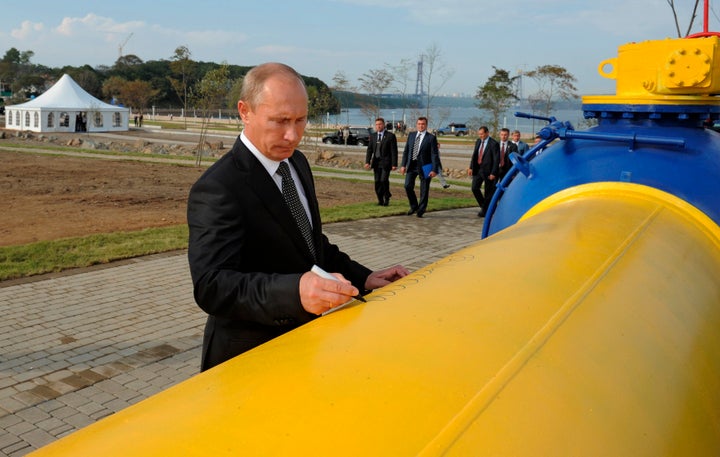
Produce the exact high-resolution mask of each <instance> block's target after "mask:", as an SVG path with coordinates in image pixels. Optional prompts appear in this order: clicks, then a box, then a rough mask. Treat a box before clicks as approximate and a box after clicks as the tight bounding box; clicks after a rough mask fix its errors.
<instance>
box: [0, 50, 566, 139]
mask: <svg viewBox="0 0 720 457" xmlns="http://www.w3.org/2000/svg"><path fill="white" fill-rule="evenodd" d="M33 55H34V53H33V52H32V51H22V52H21V51H19V50H17V49H16V48H11V49H9V50H8V51H7V52H6V53H5V55H4V56H3V58H2V60H0V84H2V86H3V91H4V92H8V91H9V92H11V93H12V94H13V95H12V97H11V100H9V101H6V104H15V103H22V102H24V101H25V100H27V99H28V98H29V97H30V96H32V95H39V94H40V93H42V91H43V90H45V88H46V87H48V86H49V85H50V84H52V83H53V82H54V81H56V80H57V79H59V78H60V77H61V76H62V75H63V74H65V73H67V74H68V75H70V77H72V78H73V79H74V80H75V81H76V82H77V83H78V84H79V85H80V86H81V87H82V88H83V89H85V90H86V91H87V92H89V93H90V94H91V95H93V96H95V97H96V98H98V99H101V100H106V101H108V102H109V103H116V104H121V105H123V106H127V107H130V108H132V109H133V111H134V112H139V113H143V112H145V111H147V110H148V108H149V107H151V106H156V107H158V108H175V107H177V106H180V107H182V108H183V110H184V112H185V113H190V112H191V111H192V112H193V113H194V114H195V115H199V117H201V118H210V117H212V113H213V112H216V110H218V109H230V110H234V109H235V104H236V103H237V100H238V99H239V95H240V90H241V88H242V78H243V76H244V75H245V73H247V71H248V70H250V68H252V67H249V66H239V65H229V64H227V63H222V64H218V63H213V62H200V61H195V60H193V59H192V54H191V52H190V50H189V49H188V47H187V46H179V47H177V48H176V49H175V51H174V53H173V55H172V56H170V57H169V58H168V59H161V60H150V61H147V62H144V61H143V60H142V59H140V58H139V57H138V56H136V55H132V54H130V55H125V56H121V57H120V58H118V59H117V61H116V62H115V64H114V65H113V66H112V67H107V66H98V67H94V68H93V67H91V66H89V65H83V66H81V67H73V66H65V67H62V68H49V67H46V66H43V65H40V64H35V63H33V62H32V61H31V59H32V57H33ZM418 60H419V62H422V65H421V66H420V69H421V70H422V77H421V78H420V79H419V80H417V79H415V78H417V73H416V72H415V69H416V65H418V62H415V61H412V60H410V59H403V60H402V61H400V62H399V63H397V64H388V63H385V64H383V66H382V67H381V68H371V69H369V70H367V72H365V73H364V74H363V75H362V76H361V77H360V78H359V80H358V82H359V84H358V85H357V86H354V85H351V84H350V82H349V81H348V79H347V76H345V74H344V73H343V72H342V71H338V72H337V73H336V74H335V76H334V77H333V83H334V85H333V86H332V88H330V87H328V86H327V85H326V84H325V83H324V82H323V81H321V80H320V79H318V78H315V77H307V76H303V78H304V80H305V84H306V86H307V90H308V98H309V117H310V118H311V119H321V118H323V117H324V116H325V115H326V113H330V114H338V113H340V112H341V108H348V107H356V106H359V107H360V108H361V110H362V111H363V112H365V114H366V115H367V117H368V119H371V120H372V119H374V118H375V117H379V115H380V112H381V109H388V108H392V109H395V108H398V109H402V110H403V118H404V110H405V109H411V110H413V114H416V113H417V114H419V115H420V114H423V113H422V111H423V110H425V115H426V116H428V117H429V112H430V108H431V107H432V106H433V103H434V100H435V99H436V97H437V96H438V95H439V94H440V92H441V90H442V88H443V87H444V85H445V84H446V83H447V81H448V80H449V79H450V78H451V77H452V76H453V74H454V70H453V69H452V68H451V67H449V66H448V65H446V64H445V63H444V62H443V61H442V50H441V49H440V47H439V46H438V45H437V44H432V45H430V46H429V47H428V48H427V49H425V50H424V51H422V52H421V54H420V57H419V59H418ZM493 69H494V71H495V73H494V74H493V75H491V76H490V77H489V78H488V80H487V81H486V82H485V83H484V84H483V85H481V86H479V87H478V89H477V92H476V94H475V99H476V100H477V102H476V106H477V107H478V108H479V109H481V110H484V111H485V112H487V113H489V117H488V118H487V119H482V120H481V122H483V123H485V124H487V125H488V126H489V127H490V130H491V131H492V132H495V131H497V129H498V125H499V123H500V119H501V117H502V115H503V113H505V112H506V111H507V110H508V109H509V108H510V107H511V106H512V104H513V103H515V102H516V101H517V100H518V96H517V80H518V78H520V77H521V75H514V76H513V75H511V74H510V72H508V71H507V70H503V69H501V68H496V67H493ZM524 76H525V77H529V78H532V79H533V80H535V82H536V83H537V86H538V87H539V90H538V91H537V92H536V93H534V94H532V95H530V96H529V97H528V100H529V102H530V103H531V104H532V105H533V111H534V112H539V113H543V114H545V115H549V113H550V111H551V110H552V108H553V104H554V101H555V100H558V99H565V100H569V99H572V98H575V97H576V96H577V95H576V94H575V86H574V85H573V83H574V82H575V77H574V76H573V75H572V74H570V73H569V72H567V70H565V69H564V68H563V67H560V66H557V65H543V66H540V67H538V68H536V69H534V70H532V71H529V72H526V73H525V74H524ZM412 82H415V83H416V84H415V85H414V86H413V85H412V84H411V83H412ZM418 92H419V93H418ZM387 93H392V94H394V97H393V98H387V97H385V95H387ZM435 121H438V120H437V119H436V120H435Z"/></svg>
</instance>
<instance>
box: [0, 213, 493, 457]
mask: <svg viewBox="0 0 720 457" xmlns="http://www.w3.org/2000/svg"><path fill="white" fill-rule="evenodd" d="M476 211H477V209H476V208H465V209H458V210H451V211H441V212H430V213H427V214H426V215H425V217H424V218H422V219H419V218H417V217H407V216H394V217H386V218H380V219H369V220H362V221H356V222H343V223H335V224H328V225H326V226H325V233H326V234H327V235H328V237H329V238H330V240H331V241H332V242H333V243H336V244H338V245H339V246H341V247H342V248H343V250H345V251H346V252H347V253H349V254H350V255H351V256H352V257H353V258H355V259H356V260H358V261H360V262H362V263H364V264H365V265H367V266H368V267H370V268H373V269H378V268H383V267H386V266H389V265H392V264H395V263H402V264H404V265H406V266H407V267H408V268H410V269H411V270H416V269H418V268H420V267H423V266H425V265H427V264H429V263H431V262H433V261H435V260H438V259H441V258H443V257H445V256H446V255H448V254H450V253H452V252H454V251H456V250H457V249H459V248H461V247H464V246H466V245H468V244H471V243H474V242H475V241H477V240H479V239H480V233H481V229H482V226H481V223H482V219H478V218H477V216H476ZM378 234H382V237H383V238H380V237H379V236H378ZM409 235H410V236H409ZM388 246H390V247H389V248H388ZM429 246H430V247H431V248H430V249H428V247H429ZM185 254H186V253H185V252H184V251H183V252H174V253H169V254H162V255H155V256H148V257H142V258H137V259H132V260H129V261H123V262H117V263H114V264H111V265H108V266H102V267H95V268H89V269H83V270H77V271H72V272H69V273H64V274H53V275H46V276H42V277H36V278H31V279H27V280H18V281H5V282H0V308H1V309H2V310H3V319H2V321H0V348H2V349H1V350H0V455H6V456H19V455H25V454H27V453H28V452H30V451H31V450H33V449H36V448H38V447H41V446H43V445H45V444H47V443H50V442H52V441H54V440H55V439H57V438H58V437H61V436H64V435H66V434H69V433H71V432H73V431H75V430H77V429H79V428H82V427H84V426H86V425H89V424H91V423H93V422H95V421H97V420H99V419H102V418H103V417H105V416H108V415H110V414H113V413H114V412H116V411H119V410H121V409H124V408H126V407H127V406H129V405H132V404H134V403H136V402H138V401H140V400H142V399H144V398H146V397H148V396H151V395H153V394H155V393H157V392H160V391H161V390H164V389H166V388H168V387H169V386H172V385H173V384H176V383H178V382H181V381H183V380H185V379H187V378H189V377H191V376H193V375H194V374H196V373H197V372H198V367H199V364H200V345H201V340H202V328H203V324H204V321H205V315H204V313H203V312H202V311H201V310H200V309H199V308H198V307H197V306H196V305H195V304H194V302H193V298H192V288H191V283H190V275H189V271H188V265H187V259H186V255H185Z"/></svg>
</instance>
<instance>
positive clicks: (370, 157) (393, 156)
mask: <svg viewBox="0 0 720 457" xmlns="http://www.w3.org/2000/svg"><path fill="white" fill-rule="evenodd" d="M397 163H398V148H397V138H395V135H394V134H393V133H392V132H388V131H386V130H385V119H383V118H381V117H379V118H377V119H375V133H374V134H373V135H371V136H370V143H369V144H368V147H367V153H366V154H365V169H366V170H369V169H370V168H372V169H373V170H374V172H375V194H376V195H377V199H378V205H382V206H388V205H389V204H390V197H391V196H392V194H391V193H390V171H394V170H395V169H397Z"/></svg>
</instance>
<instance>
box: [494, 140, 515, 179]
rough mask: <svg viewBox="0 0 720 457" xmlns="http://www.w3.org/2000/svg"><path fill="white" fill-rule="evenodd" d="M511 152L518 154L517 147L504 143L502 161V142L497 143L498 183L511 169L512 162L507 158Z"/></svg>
mask: <svg viewBox="0 0 720 457" xmlns="http://www.w3.org/2000/svg"><path fill="white" fill-rule="evenodd" d="M511 152H518V147H517V145H516V144H515V143H513V142H512V141H509V140H508V141H506V142H505V158H504V159H503V155H502V142H498V173H499V174H498V181H499V180H500V179H502V177H503V176H505V175H506V174H507V172H508V171H510V168H512V162H511V161H510V157H509V156H510V153H511ZM501 162H502V163H501Z"/></svg>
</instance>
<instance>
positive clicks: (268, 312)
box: [187, 138, 371, 369]
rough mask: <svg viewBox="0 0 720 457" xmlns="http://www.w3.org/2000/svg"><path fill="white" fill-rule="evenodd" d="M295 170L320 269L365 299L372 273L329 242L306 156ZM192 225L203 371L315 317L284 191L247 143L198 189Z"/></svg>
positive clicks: (297, 155) (191, 205)
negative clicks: (304, 299) (202, 321)
mask: <svg viewBox="0 0 720 457" xmlns="http://www.w3.org/2000/svg"><path fill="white" fill-rule="evenodd" d="M290 163H291V164H292V166H293V168H295V170H296V171H297V173H298V175H299V177H300V180H301V181H302V186H303V188H304V190H305V195H306V196H307V199H308V203H309V206H310V212H311V215H312V218H311V219H312V225H313V237H314V241H315V246H316V251H317V257H318V260H317V264H318V265H319V266H320V267H322V268H323V269H324V270H326V271H329V272H340V273H342V274H343V276H345V277H346V278H347V279H349V280H350V281H351V282H352V283H353V285H354V286H355V287H357V288H358V289H359V290H361V291H362V290H363V289H364V285H365V280H366V279H367V277H368V275H369V274H370V273H371V270H369V269H368V268H366V267H364V266H362V265H360V264H359V263H357V262H355V261H353V260H351V259H350V258H349V257H348V256H347V255H346V254H345V253H343V252H341V251H340V250H339V249H338V247H337V246H335V245H333V244H331V243H330V242H329V241H328V239H327V237H325V235H323V234H322V224H321V221H320V211H319V208H318V202H317V198H316V196H315V186H314V183H313V177H312V173H311V171H310V165H309V164H308V161H307V159H306V158H305V156H304V155H303V154H302V153H301V152H300V151H295V152H294V154H293V155H292V157H291V158H290ZM187 218H188V226H189V229H190V239H189V246H188V260H189V262H190V273H191V275H192V280H193V286H194V295H195V301H196V302H197V304H198V305H199V306H200V308H202V309H203V310H204V311H205V312H207V313H208V314H209V317H208V321H207V325H206V327H205V338H204V340H203V362H202V368H203V369H207V368H209V367H210V366H213V365H216V364H217V363H220V362H222V361H224V360H227V359H229V358H231V357H233V356H235V355H238V354H240V353H242V352H244V351H246V350H248V349H250V348H252V347H254V346H257V345H259V344H261V343H263V342H265V341H268V340H270V339H272V338H274V337H276V336H278V335H280V334H282V333H285V332H287V331H288V330H291V329H293V328H295V327H297V326H299V325H301V324H303V323H306V322H308V321H310V320H312V319H314V318H315V317H316V316H315V315H313V314H311V313H308V312H306V311H305V310H304V309H303V307H302V305H301V303H300V293H299V283H300V276H301V275H302V274H303V273H305V272H307V271H309V270H310V269H311V268H312V265H313V258H312V254H311V253H310V250H309V249H308V247H307V244H306V243H305V240H304V238H303V236H302V234H301V233H300V229H299V228H298V226H297V224H296V223H295V220H294V219H293V216H292V214H291V212H290V210H289V209H288V207H287V205H286V204H285V201H284V199H283V196H282V193H281V191H280V190H279V189H278V186H277V185H276V184H275V182H274V181H273V179H272V177H271V176H269V175H268V173H267V171H266V169H265V168H264V167H263V165H262V164H261V163H260V162H259V161H258V160H257V159H256V158H255V156H254V155H253V154H252V153H251V152H250V151H249V150H248V149H247V147H246V146H245V145H244V144H243V143H242V141H241V140H240V138H238V140H237V141H236V142H235V145H234V146H233V148H232V150H231V151H230V152H228V153H227V154H226V155H225V156H223V157H222V158H221V159H220V160H218V161H217V162H216V163H215V164H213V165H212V166H211V167H210V168H209V169H208V170H206V172H205V173H204V174H203V175H202V176H201V177H200V179H198V181H197V182H196V183H195V184H194V185H193V187H192V189H191V190H190V195H189V199H188V212H187Z"/></svg>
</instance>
